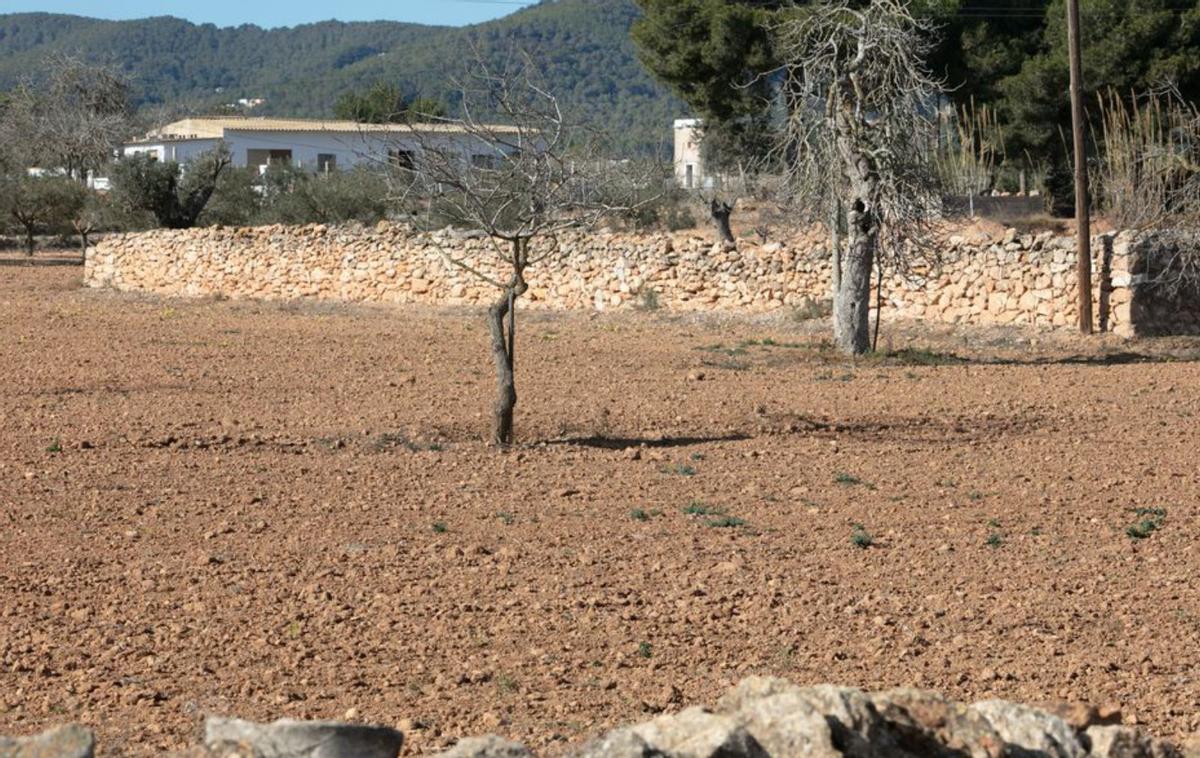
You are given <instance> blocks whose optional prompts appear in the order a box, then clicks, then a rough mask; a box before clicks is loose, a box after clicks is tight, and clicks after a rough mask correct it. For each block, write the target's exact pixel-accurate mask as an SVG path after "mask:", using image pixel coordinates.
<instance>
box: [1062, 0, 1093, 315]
mask: <svg viewBox="0 0 1200 758" xmlns="http://www.w3.org/2000/svg"><path fill="white" fill-rule="evenodd" d="M1067 43H1068V44H1067V46H1068V47H1069V48H1070V50H1071V125H1072V131H1073V132H1074V136H1075V236H1076V239H1077V242H1078V253H1077V255H1078V257H1079V260H1078V268H1077V271H1076V283H1077V285H1078V287H1079V331H1081V332H1083V333H1084V334H1091V333H1092V223H1091V209H1090V207H1089V204H1088V175H1087V145H1086V144H1084V114H1083V91H1082V90H1083V65H1082V63H1081V61H1080V58H1081V54H1080V49H1079V48H1080V46H1079V0H1067Z"/></svg>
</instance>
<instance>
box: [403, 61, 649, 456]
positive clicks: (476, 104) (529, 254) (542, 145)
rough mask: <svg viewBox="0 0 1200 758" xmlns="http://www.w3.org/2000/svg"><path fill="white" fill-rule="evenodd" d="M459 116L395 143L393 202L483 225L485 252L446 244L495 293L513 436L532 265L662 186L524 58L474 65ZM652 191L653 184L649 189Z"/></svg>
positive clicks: (496, 352) (506, 425)
mask: <svg viewBox="0 0 1200 758" xmlns="http://www.w3.org/2000/svg"><path fill="white" fill-rule="evenodd" d="M457 86H458V89H459V90H460V91H459V96H460V97H459V100H460V105H459V108H460V112H461V114H462V115H461V116H459V117H457V118H443V119H441V120H440V121H439V122H438V125H437V126H436V127H435V128H432V129H431V128H429V127H428V126H427V125H424V126H422V125H418V124H412V125H411V128H410V129H409V130H408V131H407V132H405V133H404V134H402V135H401V136H399V137H397V138H396V144H395V145H394V149H393V150H391V164H392V165H391V171H390V180H391V183H392V187H393V192H394V202H396V203H397V206H398V207H408V208H413V207H417V208H420V209H421V210H420V211H419V213H420V214H423V215H425V216H426V218H432V219H436V225H449V226H454V227H459V228H465V229H470V230H475V231H478V232H481V233H482V235H483V236H484V237H486V239H487V240H488V242H489V253H488V254H487V255H486V256H482V257H476V258H470V259H468V258H466V257H465V256H463V255H459V254H456V252H455V251H452V250H447V249H445V247H441V248H439V249H440V253H441V255H442V257H443V258H444V259H445V260H446V261H447V262H448V263H449V264H450V265H451V266H453V267H455V268H458V269H460V270H461V271H464V272H466V273H467V274H469V275H470V276H472V277H474V278H476V279H478V280H480V281H482V282H485V283H487V284H489V285H491V286H492V287H494V288H495V289H496V300H495V302H494V303H493V304H492V306H491V307H490V308H489V309H488V311H487V322H488V326H489V331H490V335H491V352H492V355H493V359H494V362H495V365H496V381H497V395H498V396H497V399H496V404H495V408H494V412H493V415H492V430H491V438H492V440H493V441H494V442H495V443H496V444H499V445H508V444H511V443H512V441H513V413H514V409H515V408H516V404H517V391H516V381H515V375H514V365H515V354H516V306H517V301H518V300H519V299H520V298H521V296H522V295H524V294H525V293H526V292H527V291H528V289H529V278H530V276H531V271H532V270H533V269H534V267H535V266H537V265H538V264H542V263H547V264H549V265H554V264H555V263H556V262H557V261H559V260H561V258H562V256H563V251H562V249H561V247H560V245H559V236H560V235H562V234H563V233H565V232H568V231H570V230H578V229H587V228H589V227H592V226H594V225H595V224H596V223H598V222H599V221H600V220H601V219H602V218H604V217H605V216H608V215H609V214H616V213H622V212H628V211H630V210H631V209H633V208H635V207H637V206H639V205H642V204H645V203H648V202H652V201H653V194H654V192H657V193H658V194H661V193H662V191H663V190H664V187H663V186H662V185H661V184H656V180H655V179H653V178H650V177H653V176H661V174H657V175H656V174H655V173H654V172H653V171H650V170H645V173H643V170H644V169H646V168H647V167H645V166H642V165H641V164H632V163H630V162H626V161H617V160H612V159H609V158H608V157H607V156H608V153H607V152H606V150H605V142H604V140H603V138H602V136H601V135H597V134H595V133H593V132H590V131H589V130H587V129H586V128H585V127H584V126H583V125H582V124H579V123H577V122H573V121H571V120H570V119H569V118H568V117H567V115H565V113H564V111H563V110H562V108H561V107H560V103H559V100H558V98H557V97H556V96H555V95H554V94H553V93H552V92H551V91H550V90H549V89H548V88H547V87H546V86H544V85H543V84H542V83H541V82H540V81H539V80H538V78H537V76H536V74H535V72H534V70H533V67H532V64H531V63H530V62H529V61H527V60H526V61H523V62H521V63H518V64H515V65H512V66H509V67H508V68H506V69H505V70H503V71H493V70H492V69H490V68H488V67H487V66H486V64H484V63H482V62H481V61H477V62H476V63H475V64H474V66H473V69H472V71H471V73H470V75H469V76H467V77H466V78H465V80H464V81H461V82H459V83H458V85H457ZM647 189H650V190H651V191H650V192H647Z"/></svg>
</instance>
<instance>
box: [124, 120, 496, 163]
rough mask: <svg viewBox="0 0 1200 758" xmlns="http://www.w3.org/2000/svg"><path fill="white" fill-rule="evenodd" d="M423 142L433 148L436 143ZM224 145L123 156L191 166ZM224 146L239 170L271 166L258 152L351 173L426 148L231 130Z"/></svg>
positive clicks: (373, 138) (200, 143)
mask: <svg viewBox="0 0 1200 758" xmlns="http://www.w3.org/2000/svg"><path fill="white" fill-rule="evenodd" d="M423 139H424V141H426V142H429V141H430V140H431V139H432V138H430V137H425V138H423ZM438 139H440V140H443V141H444V142H443V144H445V141H448V142H458V143H461V145H462V153H463V157H464V159H469V158H470V156H471V155H472V154H475V153H481V154H482V153H486V152H488V151H489V149H490V148H488V147H486V146H485V145H483V144H482V143H481V144H479V145H476V146H475V147H474V148H472V147H471V145H470V138H468V137H465V136H463V135H457V136H455V135H446V136H444V137H440V138H438ZM219 142H220V140H216V139H189V140H164V141H162V142H144V143H137V144H131V145H126V146H125V147H124V149H123V152H124V154H125V155H136V154H140V153H149V154H151V155H154V156H155V157H156V158H157V159H158V160H160V161H176V162H178V163H187V162H189V161H191V160H194V159H195V158H197V157H198V156H200V155H201V154H203V153H205V152H208V151H209V150H212V149H214V148H216V146H217V144H218V143H219ZM224 142H225V145H226V146H227V147H228V148H229V151H230V153H231V155H232V158H233V165H235V166H239V167H244V166H250V165H255V166H259V165H265V161H264V160H262V154H260V153H258V151H270V150H287V151H290V152H291V163H292V165H294V166H299V167H302V168H306V169H309V170H313V171H315V170H316V169H317V161H318V157H319V156H321V155H332V156H334V161H335V165H336V167H337V168H338V169H339V170H345V169H349V168H353V167H354V166H356V165H359V164H361V163H366V164H380V163H384V162H386V161H387V160H388V155H389V153H390V152H391V151H394V150H407V151H409V152H412V153H414V154H415V155H418V156H419V154H420V142H419V141H418V140H416V139H414V138H413V137H410V136H405V135H403V134H380V133H369V132H364V133H356V132H317V131H310V132H300V131H296V132H284V131H253V130H232V129H231V130H226V132H225V139H224ZM251 151H254V153H255V154H254V156H253V157H255V159H256V160H257V161H259V162H256V163H254V164H251V163H250V159H251Z"/></svg>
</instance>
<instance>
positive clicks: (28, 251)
mask: <svg viewBox="0 0 1200 758" xmlns="http://www.w3.org/2000/svg"><path fill="white" fill-rule="evenodd" d="M33 246H34V241H33V227H25V255H26V256H27V257H29V258H32V257H33Z"/></svg>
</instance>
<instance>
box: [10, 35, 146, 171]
mask: <svg viewBox="0 0 1200 758" xmlns="http://www.w3.org/2000/svg"><path fill="white" fill-rule="evenodd" d="M45 71H46V74H45V76H44V78H43V79H41V80H38V81H30V82H26V83H24V84H23V85H22V86H21V87H19V88H18V89H17V90H16V92H15V93H14V94H13V95H12V99H11V102H10V103H9V104H8V106H7V107H6V108H5V109H4V112H3V117H2V118H0V138H3V139H4V141H6V142H8V143H10V144H12V145H16V146H19V147H18V148H17V150H18V153H19V154H20V159H21V162H22V163H24V164H25V165H26V166H38V167H40V168H44V169H59V170H61V171H63V172H64V173H65V174H66V175H67V176H69V177H71V178H74V179H76V180H78V181H80V182H86V181H87V178H88V176H90V175H92V174H94V173H95V172H96V171H97V170H99V169H100V167H102V166H104V165H105V164H106V163H108V162H109V161H111V160H112V157H113V154H114V151H115V150H116V148H117V146H119V145H120V143H121V141H122V140H124V139H125V138H126V137H127V136H128V135H129V132H130V125H131V114H130V109H129V100H128V95H129V86H128V83H127V82H126V80H125V78H124V77H123V76H122V75H121V74H120V73H119V72H117V71H116V70H114V69H112V68H109V67H107V66H93V65H89V64H87V63H84V62H83V61H81V60H79V59H77V58H72V57H70V56H65V55H61V54H55V55H52V56H50V57H49V58H47V59H46V63H45Z"/></svg>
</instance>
